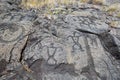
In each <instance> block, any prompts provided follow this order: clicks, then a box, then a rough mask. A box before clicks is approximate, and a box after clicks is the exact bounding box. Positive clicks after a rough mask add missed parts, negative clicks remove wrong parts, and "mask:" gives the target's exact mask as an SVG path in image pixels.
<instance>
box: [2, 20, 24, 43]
mask: <svg viewBox="0 0 120 80" xmlns="http://www.w3.org/2000/svg"><path fill="white" fill-rule="evenodd" d="M23 33H24V27H23V26H20V25H18V24H16V23H7V22H6V23H1V24H0V42H5V43H7V42H13V41H16V40H18V39H19V38H20V37H22V36H23Z"/></svg>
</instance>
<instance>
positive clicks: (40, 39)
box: [0, 1, 120, 80]
mask: <svg viewBox="0 0 120 80" xmlns="http://www.w3.org/2000/svg"><path fill="white" fill-rule="evenodd" d="M3 2H4V1H3ZM16 4H17V3H15V4H14V5H16ZM3 7H5V6H3ZM70 8H71V7H70ZM5 9H7V8H5ZM71 9H72V10H73V12H71V13H69V14H58V15H53V16H50V15H48V16H44V15H42V14H39V12H36V11H35V10H34V9H33V10H29V11H24V10H21V9H20V10H18V11H15V10H13V11H11V12H9V9H8V12H6V11H2V14H0V21H1V23H0V80H119V79H120V63H119V59H120V57H119V54H120V52H119V50H120V46H119V45H120V34H119V32H120V30H119V28H111V27H110V26H109V24H108V23H109V22H110V21H112V20H116V21H117V20H118V21H119V20H120V19H119V18H116V17H112V16H108V15H107V14H106V13H105V12H102V11H101V10H98V9H94V8H92V7H90V6H89V7H87V6H86V8H85V7H83V6H82V8H81V7H80V6H79V7H77V8H75V7H74V8H71ZM0 10H2V9H1V8H0ZM81 11H82V13H80V12H81ZM83 13H85V14H84V15H82V14H83ZM116 56H117V57H116Z"/></svg>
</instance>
